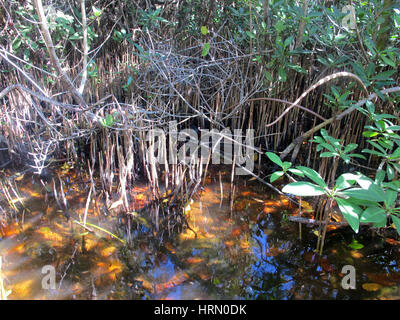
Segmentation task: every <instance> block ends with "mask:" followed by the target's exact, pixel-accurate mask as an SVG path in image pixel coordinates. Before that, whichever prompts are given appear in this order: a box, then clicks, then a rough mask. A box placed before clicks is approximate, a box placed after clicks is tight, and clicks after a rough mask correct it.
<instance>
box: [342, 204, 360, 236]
mask: <svg viewBox="0 0 400 320" xmlns="http://www.w3.org/2000/svg"><path fill="white" fill-rule="evenodd" d="M336 202H337V204H338V206H339V209H340V212H342V214H343V217H344V218H345V219H346V221H347V222H348V223H349V225H350V227H351V228H352V229H353V230H354V232H355V233H357V232H358V228H359V226H360V215H361V213H362V209H361V208H360V207H359V206H357V205H355V204H353V203H351V202H349V201H347V200H345V199H340V198H336Z"/></svg>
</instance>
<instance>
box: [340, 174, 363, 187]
mask: <svg viewBox="0 0 400 320" xmlns="http://www.w3.org/2000/svg"><path fill="white" fill-rule="evenodd" d="M358 179H359V176H358V175H355V174H352V173H343V174H342V175H340V176H339V177H338V178H337V179H336V188H337V189H345V188H349V187H351V186H352V185H353V184H354V183H355V182H356V181H357V180H358Z"/></svg>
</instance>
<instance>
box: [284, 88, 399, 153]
mask: <svg viewBox="0 0 400 320" xmlns="http://www.w3.org/2000/svg"><path fill="white" fill-rule="evenodd" d="M398 91H400V87H393V88H389V89H385V90H381V91H380V93H381V94H386V93H393V92H398ZM377 96H378V95H377V94H376V93H373V94H371V95H370V96H369V97H368V98H366V99H363V100H361V101H359V102H358V103H356V104H355V105H353V106H352V107H350V108H348V109H346V110H345V111H343V112H342V113H340V114H338V115H335V116H333V117H332V118H329V119H328V120H326V121H324V122H322V123H321V124H319V125H318V126H316V127H313V128H312V129H310V130H308V131H307V132H306V133H304V134H303V135H301V136H300V137H297V138H296V139H295V140H294V141H293V142H292V143H291V144H290V145H289V146H288V147H287V148H286V149H285V150H284V151H283V152H282V153H281V156H280V158H281V159H284V158H285V157H286V156H287V155H288V154H289V153H290V152H291V151H292V150H293V149H294V147H295V146H296V145H297V144H299V143H301V142H302V141H303V140H304V139H306V138H308V137H310V136H311V135H312V134H313V133H314V132H316V131H318V130H320V129H321V128H323V127H326V126H327V125H328V124H330V123H332V122H334V121H336V120H341V119H343V118H344V117H345V116H347V115H348V114H350V113H351V112H353V111H354V110H356V109H357V108H359V107H361V106H362V105H363V104H364V103H366V102H367V101H370V100H372V99H374V98H376V97H377Z"/></svg>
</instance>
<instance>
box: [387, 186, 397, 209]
mask: <svg viewBox="0 0 400 320" xmlns="http://www.w3.org/2000/svg"><path fill="white" fill-rule="evenodd" d="M385 193H386V198H385V204H386V206H387V207H389V208H390V207H391V206H393V204H394V203H395V201H396V199H397V191H394V190H390V189H389V190H386V192H385Z"/></svg>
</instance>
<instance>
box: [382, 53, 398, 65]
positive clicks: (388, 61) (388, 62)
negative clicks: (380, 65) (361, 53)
mask: <svg viewBox="0 0 400 320" xmlns="http://www.w3.org/2000/svg"><path fill="white" fill-rule="evenodd" d="M381 58H382V60H383V62H385V63H386V64H388V65H389V66H391V67H393V68H396V63H395V62H394V61H393V60H390V59H389V58H388V57H386V56H383V55H382V56H381Z"/></svg>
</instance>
